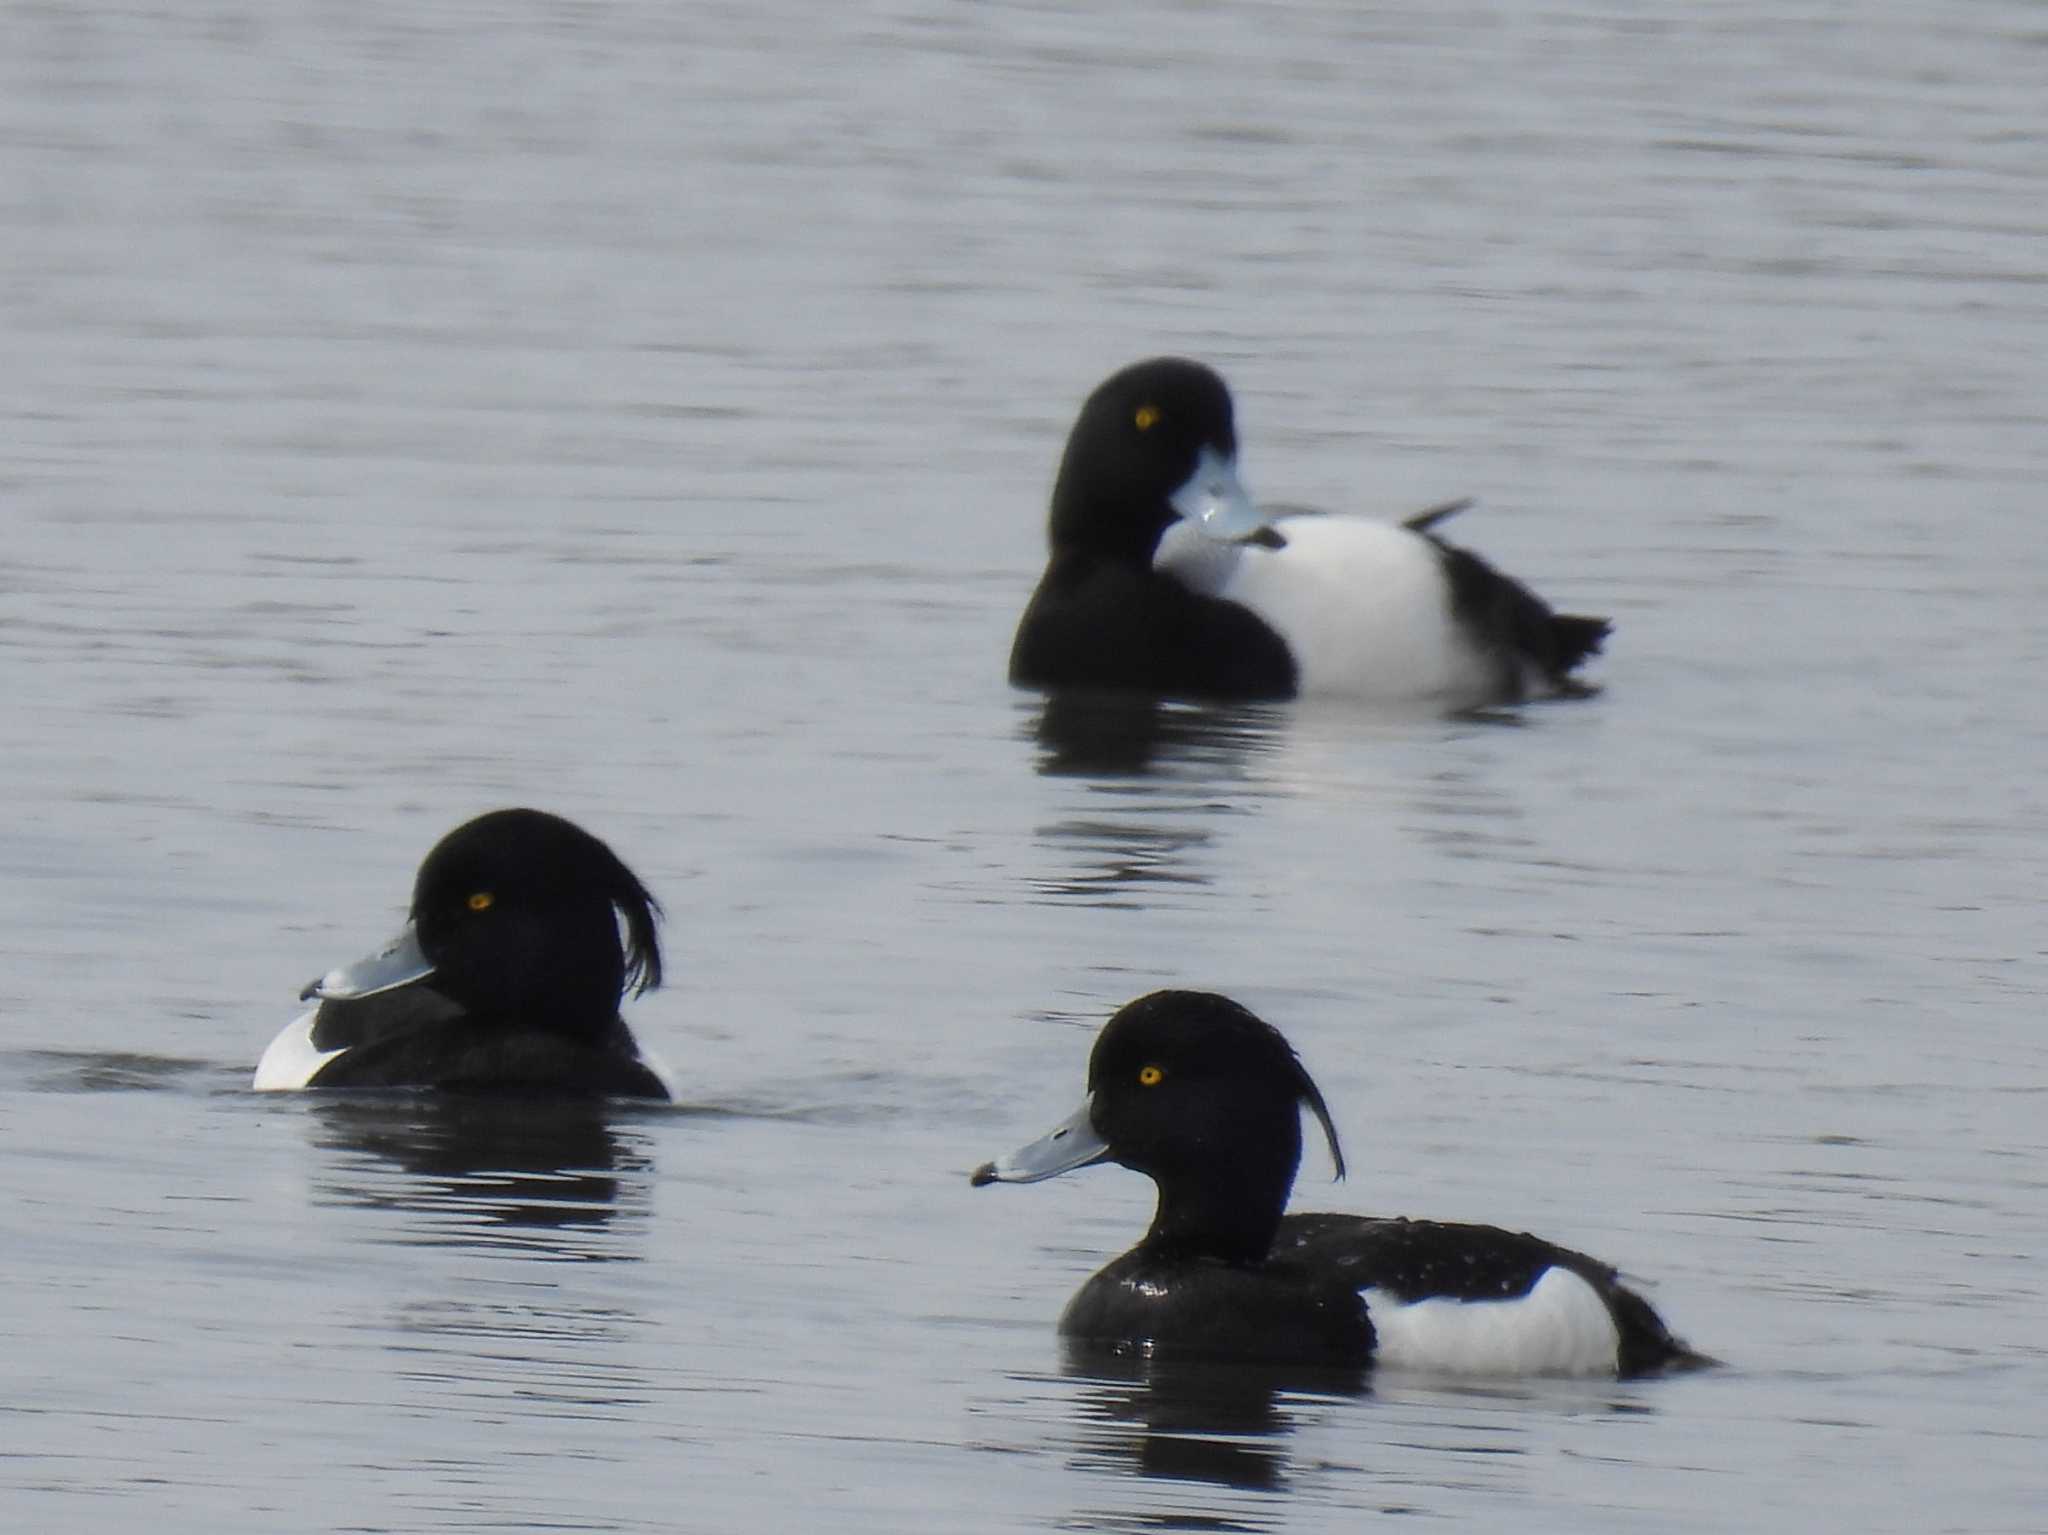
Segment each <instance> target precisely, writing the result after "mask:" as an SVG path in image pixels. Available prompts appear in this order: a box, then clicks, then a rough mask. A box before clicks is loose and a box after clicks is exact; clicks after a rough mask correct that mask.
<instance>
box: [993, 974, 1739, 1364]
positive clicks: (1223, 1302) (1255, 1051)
mask: <svg viewBox="0 0 2048 1535" xmlns="http://www.w3.org/2000/svg"><path fill="white" fill-rule="evenodd" d="M1304 1105H1305V1106H1306V1107H1307V1108H1308V1110H1309V1112H1311V1113H1313V1114H1314V1115H1315V1117H1316V1119H1317V1121H1318V1122H1319V1123H1320V1124H1321V1125H1322V1128H1323V1134H1324V1136H1325V1137H1326V1138H1327V1139H1328V1141H1329V1146H1330V1156H1331V1159H1332V1160H1333V1161H1334V1162H1335V1163H1336V1168H1337V1175H1338V1176H1339V1177H1340V1178H1341V1177H1342V1176H1343V1175H1344V1155H1343V1151H1342V1149H1341V1148H1340V1147H1339V1145H1338V1142H1337V1130H1336V1126H1335V1125H1334V1124H1333V1123H1332V1122H1331V1119H1330V1111H1329V1109H1328V1108H1327V1106H1326V1105H1325V1104H1324V1102H1323V1095H1322V1093H1321V1091H1320V1090H1319V1089H1318V1088H1317V1087H1316V1084H1315V1082H1314V1080H1313V1079H1312V1078H1311V1077H1310V1076H1309V1074H1308V1071H1307V1070H1306V1068H1304V1067H1303V1066H1302V1064H1301V1061H1300V1059H1299V1058H1298V1057H1297V1056H1296V1055H1295V1053H1294V1050H1293V1048H1292V1047H1291V1046H1290V1045H1289V1044H1288V1043H1287V1041H1286V1039H1285V1038H1284V1037H1282V1035H1281V1034H1280V1032H1279V1030H1277V1029H1275V1028H1273V1027H1272V1026H1271V1025H1270V1024H1268V1023H1266V1022H1264V1021H1263V1020H1262V1019H1260V1018H1259V1017H1257V1016H1256V1015H1254V1014H1253V1013H1252V1012H1250V1011H1249V1010H1248V1009H1246V1008H1244V1007H1241V1006H1239V1005H1238V1004H1237V1003H1235V1002H1233V1001H1231V1000H1230V999H1229V998H1228V997H1224V996H1219V995H1217V994H1215V993H1213V992H1199V991H1158V992H1154V993H1152V994H1151V995H1149V996H1145V997H1140V998H1139V999H1138V1000H1137V1001H1135V1002H1132V1003H1129V1004H1128V1005H1126V1006H1125V1007H1124V1008H1123V1009H1121V1010H1120V1011H1119V1012H1118V1013H1117V1014H1116V1015H1115V1016H1114V1017H1113V1018H1111V1019H1110V1020H1109V1022H1108V1024H1107V1025H1106V1026H1105V1027H1104V1028H1103V1030H1102V1033H1101V1035H1100V1036H1099V1037H1098V1038H1097V1039H1096V1042H1095V1049H1094V1052H1093V1054H1092V1055H1091V1056H1090V1057H1089V1061H1088V1093H1087V1096H1086V1098H1084V1099H1083V1100H1082V1103H1081V1107H1080V1108H1079V1109H1078V1110H1076V1111H1075V1113H1074V1114H1073V1115H1072V1116H1071V1117H1070V1118H1068V1119H1067V1120H1066V1121H1064V1122H1063V1123H1061V1124H1060V1125H1058V1126H1056V1127H1055V1128H1054V1129H1053V1130H1052V1131H1050V1132H1049V1133H1048V1134H1046V1135H1045V1136H1043V1137H1041V1138H1040V1139H1038V1140H1036V1141H1033V1142H1032V1143H1031V1144H1030V1145H1028V1146H1025V1147H1023V1148H1021V1149H1020V1150H1017V1151H1014V1152H1012V1153H1011V1154H1010V1155H1009V1156H1007V1157H1004V1158H1002V1159H1001V1160H1000V1161H996V1162H990V1163H987V1164H985V1165H983V1166H982V1167H980V1168H978V1169H977V1170H976V1171H975V1172H974V1174H973V1175H972V1179H973V1182H974V1184H975V1185H976V1186H977V1187H979V1186H982V1185H985V1184H990V1183H1036V1182H1038V1181H1040V1180H1042V1179H1046V1178H1053V1177H1057V1176H1059V1175H1060V1174H1061V1173H1066V1172H1071V1171H1073V1170H1074V1169H1075V1168H1080V1167H1089V1166H1092V1165H1094V1164H1095V1163H1098V1162H1119V1163H1121V1164H1123V1165H1124V1166H1125V1167H1129V1168H1133V1169H1135V1170H1137V1171H1138V1172H1142V1173H1144V1174H1145V1175H1146V1176H1147V1177H1149V1178H1151V1179H1152V1181H1153V1182H1154V1183H1155V1184H1157V1185H1158V1190H1159V1205H1158V1211H1157V1213H1156V1214H1155V1215H1154V1216H1153V1219H1152V1228H1151V1230H1149V1231H1147V1232H1146V1233H1145V1238H1144V1240H1143V1241H1141V1242H1139V1243H1138V1245H1137V1246H1136V1247H1134V1248H1132V1249H1131V1250H1130V1251H1129V1252H1127V1253H1125V1254H1124V1255H1123V1256H1122V1257H1120V1258H1118V1259H1116V1260H1115V1261H1114V1262H1112V1263H1110V1264H1109V1265H1108V1266H1107V1267H1106V1268H1104V1269H1102V1270H1101V1271H1100V1272H1099V1273H1097V1274H1096V1275H1095V1276H1094V1277H1093V1278H1091V1279H1090V1280H1088V1282H1087V1283H1086V1284H1084V1285H1082V1286H1081V1288H1080V1290H1079V1291H1078V1292H1077V1293H1076V1294H1075V1296H1074V1298H1073V1299H1072V1301H1070V1302H1069V1303H1068V1305H1067V1308H1066V1311H1065V1313H1064V1314H1063V1315H1062V1316H1061V1318H1060V1331H1061V1332H1062V1333H1064V1334H1066V1335H1067V1336H1068V1337H1069V1338H1070V1339H1074V1340H1078V1341H1085V1342H1089V1343H1094V1344H1101V1345H1105V1346H1108V1347H1110V1348H1113V1349H1115V1350H1118V1351H1124V1352H1139V1353H1145V1354H1165V1355H1167V1356H1169V1357H1174V1356H1183V1355H1185V1356H1221V1357H1235V1358H1242V1359H1258V1360H1265V1361H1268V1362H1288V1363H1303V1364H1329V1365H1331V1366H1343V1367H1356V1366H1359V1365H1364V1364H1374V1365H1376V1366H1378V1367H1381V1368H1386V1367H1390V1366H1391V1367H1403V1368H1413V1369H1419V1370H1428V1371H1435V1372H1441V1373H1449V1374H1458V1375H1537V1374H1550V1375H1595V1374H1597V1375H1608V1376H1622V1377H1627V1376H1639V1375H1648V1374H1655V1373H1658V1372H1660V1371H1665V1370H1672V1369H1680V1368H1687V1367H1692V1366H1697V1365H1701V1364H1706V1363H1709V1362H1710V1361H1708V1360H1706V1359H1705V1358H1704V1356H1702V1355H1699V1354H1695V1353H1694V1352H1693V1351H1692V1350H1690V1349H1689V1348H1687V1347H1686V1346H1685V1345H1684V1344H1683V1343H1681V1342H1679V1341H1678V1340H1677V1339H1676V1338H1674V1337H1673V1336H1672V1335H1671V1333H1670V1331H1669V1330H1668V1329H1667V1328H1666V1327H1665V1325H1664V1323H1663V1321H1662V1320H1661V1319H1660V1318H1659V1317H1658V1315H1657V1313H1656V1312H1655V1311H1654V1310H1653V1309H1652V1308H1651V1306H1650V1304H1649V1302H1648V1301H1646V1300H1644V1299H1643V1298H1642V1296H1640V1295H1638V1294H1637V1293H1636V1292H1635V1291H1634V1290H1631V1289H1629V1288H1628V1287H1627V1286H1625V1285H1623V1284H1622V1283H1621V1281H1620V1279H1619V1277H1618V1276H1617V1275H1616V1273H1615V1271H1614V1270H1613V1269H1612V1268H1610V1267H1608V1266H1607V1265H1606V1264H1604V1263H1601V1262H1599V1261H1598V1260H1597V1259H1593V1258H1589V1257H1587V1256H1586V1255H1585V1254H1583V1253H1577V1252H1573V1251H1571V1250H1570V1249H1568V1248H1564V1247H1559V1246H1556V1245H1555V1244H1553V1243H1550V1242H1546V1241H1544V1240H1542V1239H1541V1238H1540V1237H1534V1236H1529V1235H1527V1234H1524V1233H1519V1232H1513V1231H1507V1230H1503V1229H1501V1228H1498V1227H1494V1226H1473V1225H1453V1224H1446V1223H1444V1222H1440V1221H1416V1220H1404V1219H1382V1218H1377V1217H1371V1216H1362V1215H1334V1214H1333V1215H1322V1214H1316V1215H1286V1214H1283V1213H1282V1212H1283V1211H1284V1209H1285V1207H1286V1204H1287V1196H1288V1192H1289V1190H1290V1189H1291V1188H1292V1186H1293V1183H1294V1175H1295V1171H1296V1169H1297V1167H1298V1165H1299V1163H1300V1161H1301V1109H1302V1107H1303V1106H1304Z"/></svg>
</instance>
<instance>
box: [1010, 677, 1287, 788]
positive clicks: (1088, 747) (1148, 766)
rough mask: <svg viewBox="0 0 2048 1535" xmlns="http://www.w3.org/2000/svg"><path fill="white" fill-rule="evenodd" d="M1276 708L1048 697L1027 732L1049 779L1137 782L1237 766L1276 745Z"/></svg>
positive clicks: (1126, 697)
mask: <svg viewBox="0 0 2048 1535" xmlns="http://www.w3.org/2000/svg"><path fill="white" fill-rule="evenodd" d="M1286 721H1287V709H1286V706H1285V705H1282V704H1187V703H1171V702H1167V701H1165V700H1162V699H1157V698H1149V697H1146V696H1144V695H1142V694H1132V693H1087V692H1081V693H1071V692H1069V693H1054V694H1050V695H1048V696H1047V697H1046V698H1045V699H1043V700H1042V701H1041V702H1040V703H1039V704H1038V705H1037V707H1036V710H1035V712H1034V714H1033V716H1032V720H1031V726H1030V732H1031V736H1032V739H1034V740H1035V741H1036V742H1037V743H1038V747H1039V760H1038V771H1039V772H1041V773H1043V774H1045V775H1047V776H1048V777H1063V776H1083V777H1109V776H1114V775H1119V774H1128V775H1133V776H1142V775H1146V774H1153V773H1162V772H1167V773H1170V772H1173V771H1175V770H1177V769H1181V768H1186V767H1190V766H1192V767H1196V768H1198V769H1200V770H1201V772H1202V774H1203V776H1205V777H1206V776H1212V775H1213V774H1214V773H1215V771H1216V769H1217V768H1219V767H1223V768H1241V767H1242V766H1243V765H1244V764H1245V763H1246V762H1248V761H1249V760H1250V759H1251V758H1252V757H1254V756H1256V755H1258V754H1259V753H1261V752H1266V751H1271V750H1273V749H1274V748H1275V746H1277V745H1278V744H1279V740H1280V734H1279V732H1280V731H1281V730H1282V729H1283V728H1284V726H1285V724H1286Z"/></svg>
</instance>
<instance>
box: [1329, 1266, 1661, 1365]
mask: <svg viewBox="0 0 2048 1535" xmlns="http://www.w3.org/2000/svg"><path fill="white" fill-rule="evenodd" d="M1359 1294H1360V1296H1361V1297H1362V1298H1363V1299H1364V1301H1365V1309H1366V1315H1368V1316H1369V1317H1371V1318H1372V1325H1373V1331H1374V1332H1376V1333H1377V1334H1378V1335H1379V1343H1378V1346H1377V1348H1376V1349H1375V1350H1374V1358H1375V1360H1376V1361H1377V1362H1378V1363H1379V1364H1380V1365H1381V1366H1383V1367H1391V1368H1394V1369H1403V1370H1429V1371H1434V1372H1436V1373H1438V1374H1444V1375H1612V1374H1613V1373H1614V1372H1615V1369H1616V1367H1617V1364H1618V1354H1617V1351H1618V1350H1619V1348H1620V1346H1621V1335H1620V1333H1619V1332H1617V1331H1616V1329H1615V1326H1614V1318H1613V1317H1611V1316H1610V1315H1608V1311H1607V1303H1606V1302H1605V1301H1604V1300H1602V1299H1601V1298H1600V1296H1599V1294H1598V1292H1597V1291H1595V1290H1594V1288H1593V1287H1592V1286H1591V1285H1589V1284H1587V1283H1586V1281H1585V1280H1583V1279H1581V1278H1580V1277H1579V1276H1578V1275H1577V1274H1574V1273H1573V1272H1572V1271H1571V1270H1570V1269H1562V1268H1553V1269H1548V1270H1546V1271H1545V1272H1544V1275H1543V1277H1542V1278H1541V1279H1539V1280H1537V1281H1536V1285H1535V1288H1534V1289H1532V1290H1530V1292H1529V1293H1528V1294H1527V1295H1524V1296H1522V1297H1521V1298H1520V1299H1518V1300H1470V1301H1461V1300H1452V1299H1449V1298H1447V1297H1444V1296H1433V1297H1431V1298H1429V1299H1427V1300H1419V1301H1402V1300H1398V1299H1396V1298H1395V1297H1394V1296H1393V1295H1391V1294H1389V1293H1388V1292H1387V1291H1384V1290H1380V1289H1377V1288H1375V1289H1370V1290H1361V1291H1360V1292H1359Z"/></svg>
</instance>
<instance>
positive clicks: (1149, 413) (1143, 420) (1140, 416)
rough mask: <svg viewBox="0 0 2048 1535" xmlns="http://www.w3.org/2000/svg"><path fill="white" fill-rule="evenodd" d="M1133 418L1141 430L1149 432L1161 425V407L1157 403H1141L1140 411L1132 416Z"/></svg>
mask: <svg viewBox="0 0 2048 1535" xmlns="http://www.w3.org/2000/svg"><path fill="white" fill-rule="evenodd" d="M1131 419H1132V420H1133V421H1135V422H1136V423H1137V425H1138V430H1139V431H1141V432H1149V431H1151V430H1152V428H1153V427H1155V426H1157V425H1159V407H1158V406H1157V405H1140V406H1139V407H1138V413H1137V414H1136V415H1135V416H1133V417H1131Z"/></svg>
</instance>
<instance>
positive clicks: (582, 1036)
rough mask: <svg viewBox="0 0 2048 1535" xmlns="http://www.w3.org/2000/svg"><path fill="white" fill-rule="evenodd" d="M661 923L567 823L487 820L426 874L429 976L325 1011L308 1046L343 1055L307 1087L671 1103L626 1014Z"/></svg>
mask: <svg viewBox="0 0 2048 1535" xmlns="http://www.w3.org/2000/svg"><path fill="white" fill-rule="evenodd" d="M659 914H660V907H659V905H658V904H657V903H656V901H655V900H654V897H653V896H652V895H650V894H649V893H648V891H647V889H646V887H645V886H644V885H642V884H641V883H640V881H639V879H638V878H637V877H636V876H635V875H634V874H633V873H632V871H631V870H630V869H628V868H627V867H626V865H625V864H624V863H623V862H622V861H621V860H620V859H619V858H618V857H617V855H616V854H614V853H613V852H612V851H611V849H610V848H608V847H607V846H605V844H604V843H603V842H601V841H599V840H598V839H597V838H596V837H593V836H591V835H590V834H589V833H588V832H586V831H584V830H582V829H581V828H580V827H578V826H576V825H574V824H573V823H571V822H569V821H566V820H564V819H562V818H561V817H559V816H553V815H549V814H546V813H545V812H542V811H537V810H500V811H494V812H491V813H490V814H488V815H484V816H480V817H478V818H477V819H476V820H473V821H470V822H468V823H467V824H465V825H463V826H461V827H458V828H457V829H456V830H454V831H452V832H450V833H449V834H448V835H447V836H446V837H444V838H443V839H442V840H441V842H440V843H439V844H438V845H437V846H436V847H435V848H434V849H433V851H432V852H430V853H429V854H428V855H427V857H426V860H425V861H424V862H423V863H422V864H421V865H420V870H419V875H418V879H417V880H416V882H415V885H414V890H413V900H412V910H411V916H412V931H413V932H414V933H415V934H416V936H417V946H418V949H419V951H420V952H421V953H422V954H423V955H424V957H425V959H426V960H427V961H428V962H430V963H431V966H432V969H431V972H430V973H427V974H425V975H423V976H421V977H419V978H418V979H416V980H412V981H409V982H406V983H403V984H399V985H397V986H395V987H392V988H390V989H382V990H375V991H372V992H370V993H368V994H366V995H360V996H347V995H341V996H333V997H328V998H325V999H323V1000H321V1001H320V1004H319V1008H318V1011H317V1012H316V1013H315V1014H314V1015H313V1018H312V1022H311V1026H310V1030H309V1033H308V1042H309V1043H310V1045H311V1047H312V1049H313V1050H315V1051H318V1052H322V1053H325V1052H331V1051H340V1052H342V1053H341V1054H339V1055H338V1056H335V1057H334V1058H333V1059H331V1060H328V1061H326V1062H324V1063H323V1064H321V1065H320V1066H319V1068H318V1069H317V1070H316V1071H314V1072H313V1073H312V1075H311V1076H310V1077H309V1078H308V1079H307V1080H306V1081H305V1082H304V1083H303V1084H301V1085H304V1086H308V1087H320V1088H331V1087H434V1088H440V1089H444V1090H449V1091H460V1092H507V1093H522V1094H525V1093H534V1094H546V1095H554V1096H563V1095H617V1096H629V1097H647V1098H663V1099H666V1098H667V1097H668V1096H669V1091H668V1088H667V1086H666V1085H665V1084H664V1082H663V1080H662V1078H661V1076H660V1075H659V1073H658V1072H656V1071H655V1070H654V1069H652V1068H651V1067H650V1066H649V1065H648V1064H647V1062H646V1060H645V1059H644V1058H643V1057H642V1055H641V1052H640V1049H639V1047H638V1045H637V1044H636V1042H635V1041H634V1038H633V1035H632V1033H631V1031H630V1030H628V1029H627V1027H626V1024H625V1022H624V1020H623V1019H622V1018H621V1017H620V1016H619V1002H620V999H621V997H622V996H623V994H624V993H625V991H626V989H627V987H628V986H632V987H633V988H634V989H635V991H636V992H641V991H647V990H650V989H652V988H653V987H655V986H657V985H659V984H660V981H661V949H660V943H659V939H658V936H657V932H656V923H657V920H658V918H659ZM622 922H623V925H624V929H625V933H624V938H623V940H622V938H621V934H620V927H621V923H622ZM321 986H322V983H319V982H316V983H315V984H314V985H313V986H311V987H308V988H307V995H308V996H309V997H316V996H319V994H320V991H321ZM287 1032H289V1031H287Z"/></svg>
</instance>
